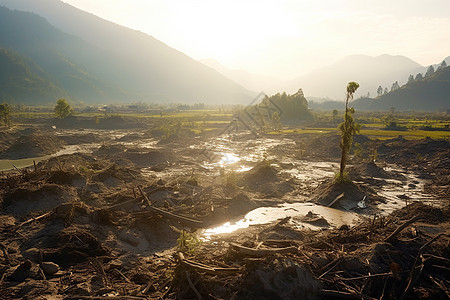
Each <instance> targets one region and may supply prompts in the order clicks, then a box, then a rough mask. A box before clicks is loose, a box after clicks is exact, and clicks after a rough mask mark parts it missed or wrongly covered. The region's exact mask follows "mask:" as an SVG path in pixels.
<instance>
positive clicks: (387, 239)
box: [384, 216, 423, 243]
mask: <svg viewBox="0 0 450 300" xmlns="http://www.w3.org/2000/svg"><path fill="white" fill-rule="evenodd" d="M420 219H423V217H419V216H415V217H413V218H411V219H409V220H408V221H406V222H405V223H403V224H402V225H400V226H399V227H397V229H395V230H394V232H393V233H391V235H390V236H388V237H387V238H386V239H385V240H384V241H385V242H387V243H390V242H392V241H393V240H394V239H395V237H396V236H397V235H398V234H399V233H400V232H401V231H402V230H403V229H405V228H406V227H407V226H408V225H409V224H411V223H414V222H415V221H417V220H420Z"/></svg>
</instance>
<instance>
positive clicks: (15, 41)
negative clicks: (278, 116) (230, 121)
mask: <svg viewBox="0 0 450 300" xmlns="http://www.w3.org/2000/svg"><path fill="white" fill-rule="evenodd" d="M0 5H5V6H7V7H10V8H13V9H22V10H26V11H31V12H35V13H37V14H39V15H41V16H43V17H44V18H46V19H47V20H48V23H46V25H43V23H44V20H43V19H42V18H41V20H40V21H37V16H36V15H31V14H28V15H27V16H25V15H24V14H20V13H19V12H17V11H14V12H11V11H10V12H9V14H10V15H11V17H9V18H7V20H2V19H0V20H1V21H0V22H1V23H2V24H1V26H2V27H3V29H0V46H3V47H5V48H10V49H12V50H14V51H17V52H19V53H20V54H22V55H25V56H29V57H30V58H31V59H32V60H33V61H35V62H36V63H37V64H38V65H40V66H41V67H42V68H43V69H44V70H45V71H47V72H48V73H49V75H50V76H53V77H54V78H57V79H58V80H59V79H60V78H61V77H60V76H59V75H56V74H55V75H53V74H54V71H56V70H59V72H60V73H64V72H63V71H62V69H66V71H67V70H71V71H70V75H67V72H65V74H66V76H65V77H64V78H65V79H66V81H69V83H67V84H66V86H64V84H63V83H61V85H62V86H63V87H64V88H67V85H72V86H76V85H77V84H78V85H79V88H78V89H77V90H78V91H79V92H78V94H76V95H73V92H74V91H73V90H72V91H68V93H69V95H70V96H71V97H73V98H75V99H76V100H79V101H85V102H96V103H98V102H99V101H98V99H101V101H106V100H108V99H110V100H113V101H130V100H131V101H133V100H136V97H137V98H138V99H139V100H151V101H159V102H184V103H194V102H204V103H220V104H227V103H247V102H249V101H250V100H251V99H252V97H253V95H254V93H252V92H250V91H248V90H247V89H245V88H243V87H242V86H240V85H238V84H237V83H235V82H233V81H231V80H229V79H228V78H226V77H225V76H223V75H222V74H219V73H218V72H217V71H215V70H213V69H211V68H209V67H207V66H205V65H203V64H201V63H199V62H197V61H195V60H194V59H192V58H190V57H188V56H187V55H185V54H183V53H181V52H179V51H177V50H175V49H173V48H171V47H169V46H167V45H166V44H164V43H162V42H160V41H159V40H157V39H155V38H154V37H152V36H149V35H147V34H144V33H142V32H139V31H135V30H131V29H128V28H126V27H123V26H120V25H117V24H114V23H112V22H109V21H106V20H103V19H101V18H99V17H96V16H94V15H92V14H90V13H87V12H84V11H81V10H79V9H77V8H75V7H72V6H70V5H69V4H66V3H64V2H62V1H59V0H38V1H36V0H14V1H10V0H0ZM3 10H4V9H3ZM4 13H5V12H4ZM17 18H19V19H20V20H21V21H20V22H18V21H17ZM32 20H33V21H32ZM16 21H17V22H16ZM6 22H8V23H6ZM27 22H28V23H27ZM39 22H40V23H39ZM49 23H50V24H51V25H50V24H49ZM19 33H20V34H19ZM37 36H39V38H37ZM48 52H50V54H51V55H49V54H47V53H48ZM62 61H65V62H66V64H65V65H64V66H63V65H62V64H61V62H62ZM41 64H45V66H42V65H41ZM49 69H52V70H49ZM75 70H77V71H78V72H77V73H76V75H74V73H75ZM69 78H72V79H74V80H73V81H70V80H69ZM88 78H89V80H88ZM61 81H62V80H61ZM88 83H91V86H90V87H86V84H88ZM99 94H100V95H103V97H100V98H99ZM130 98H131V99H130ZM103 99H104V100H103Z"/></svg>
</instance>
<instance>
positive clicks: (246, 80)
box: [200, 58, 286, 94]
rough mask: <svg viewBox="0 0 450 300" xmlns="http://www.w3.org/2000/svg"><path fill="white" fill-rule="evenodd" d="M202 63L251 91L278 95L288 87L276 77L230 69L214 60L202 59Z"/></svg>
mask: <svg viewBox="0 0 450 300" xmlns="http://www.w3.org/2000/svg"><path fill="white" fill-rule="evenodd" d="M200 62H201V63H203V64H205V65H206V66H208V67H210V68H213V69H214V70H216V71H218V72H219V73H221V74H222V75H224V76H226V77H228V78H230V79H231V80H233V81H234V82H236V83H238V84H240V85H242V86H243V87H245V88H246V89H248V90H250V91H255V92H265V93H266V94H276V93H279V92H280V91H281V90H282V87H283V86H284V85H286V83H285V82H284V81H282V80H281V79H278V78H276V77H272V76H266V75H261V74H254V73H250V72H247V71H245V70H242V69H238V70H236V69H229V68H227V67H225V66H224V65H222V64H221V63H219V62H218V61H217V60H215V59H212V58H208V59H202V60H200Z"/></svg>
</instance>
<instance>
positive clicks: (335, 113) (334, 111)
mask: <svg viewBox="0 0 450 300" xmlns="http://www.w3.org/2000/svg"><path fill="white" fill-rule="evenodd" d="M338 113H339V112H338V110H337V109H333V122H335V121H336V117H337V115H338Z"/></svg>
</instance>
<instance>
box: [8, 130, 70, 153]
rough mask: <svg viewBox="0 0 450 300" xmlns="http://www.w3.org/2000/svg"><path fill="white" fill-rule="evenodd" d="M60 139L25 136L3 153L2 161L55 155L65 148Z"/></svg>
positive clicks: (35, 135) (44, 136)
mask: <svg viewBox="0 0 450 300" xmlns="http://www.w3.org/2000/svg"><path fill="white" fill-rule="evenodd" d="M63 146H64V144H63V142H61V141H60V140H59V139H58V138H56V137H54V136H47V135H37V134H31V135H23V136H20V137H18V138H17V139H16V140H15V141H14V142H13V143H12V144H11V146H9V147H8V148H7V149H6V150H5V151H4V152H3V153H1V154H0V158H1V159H21V158H29V157H37V156H44V155H48V154H53V153H55V152H57V151H58V150H61V149H62V148H63Z"/></svg>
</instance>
